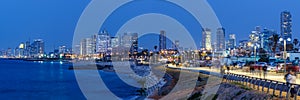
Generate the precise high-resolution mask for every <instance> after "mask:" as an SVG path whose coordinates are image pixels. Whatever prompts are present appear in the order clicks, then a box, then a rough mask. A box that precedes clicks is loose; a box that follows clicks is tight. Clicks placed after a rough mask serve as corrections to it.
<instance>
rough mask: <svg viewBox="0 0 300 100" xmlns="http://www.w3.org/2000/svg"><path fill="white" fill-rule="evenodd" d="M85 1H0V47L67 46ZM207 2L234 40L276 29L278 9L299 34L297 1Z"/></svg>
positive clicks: (86, 1)
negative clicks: (32, 43) (40, 42)
mask: <svg viewBox="0 0 300 100" xmlns="http://www.w3.org/2000/svg"><path fill="white" fill-rule="evenodd" d="M89 2H90V0H1V1H0V12H1V13H0V50H1V49H6V48H8V47H10V48H15V47H17V46H18V44H19V43H20V42H25V41H26V40H29V39H31V40H32V39H38V38H42V39H44V41H45V42H46V50H47V52H49V51H50V50H52V49H53V48H54V47H57V46H59V45H67V46H71V44H72V39H73V33H74V30H75V27H76V24H77V21H78V19H79V17H80V15H81V13H82V11H83V10H84V8H85V7H86V6H87V5H88V3H89ZM208 2H209V3H210V4H211V6H212V8H213V9H214V10H215V13H216V15H217V16H218V18H219V20H220V22H221V24H222V26H223V27H224V28H225V29H226V33H227V35H228V34H229V33H234V34H237V37H238V40H241V39H248V35H249V33H250V32H251V30H253V29H254V27H255V26H262V28H265V27H266V28H269V29H275V30H277V31H278V32H280V12H282V11H284V10H288V11H290V12H291V13H292V16H293V37H296V38H299V36H300V12H299V11H300V6H299V5H300V1H299V0H208ZM191 3H192V2H191ZM174 13H177V12H174ZM198 42H200V41H198ZM151 47H152V46H151Z"/></svg>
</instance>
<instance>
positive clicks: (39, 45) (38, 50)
mask: <svg viewBox="0 0 300 100" xmlns="http://www.w3.org/2000/svg"><path fill="white" fill-rule="evenodd" d="M44 53H45V44H44V41H43V40H42V39H36V40H34V41H33V43H32V44H31V54H32V56H34V57H41V56H43V54H44Z"/></svg>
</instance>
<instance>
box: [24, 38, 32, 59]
mask: <svg viewBox="0 0 300 100" xmlns="http://www.w3.org/2000/svg"><path fill="white" fill-rule="evenodd" d="M30 51H31V45H30V41H26V43H25V52H24V55H25V56H26V57H30V56H31V54H30Z"/></svg>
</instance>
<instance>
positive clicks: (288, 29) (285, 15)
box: [280, 11, 292, 39]
mask: <svg viewBox="0 0 300 100" xmlns="http://www.w3.org/2000/svg"><path fill="white" fill-rule="evenodd" d="M280 18H281V19H280V24H281V26H280V28H281V37H283V38H285V39H287V38H291V39H292V15H291V13H290V12H289V11H283V12H281V17H280Z"/></svg>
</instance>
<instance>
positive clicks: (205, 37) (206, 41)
mask: <svg viewBox="0 0 300 100" xmlns="http://www.w3.org/2000/svg"><path fill="white" fill-rule="evenodd" d="M211 39H212V32H211V29H208V28H205V29H202V42H201V43H202V48H205V49H206V50H212V41H211Z"/></svg>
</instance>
